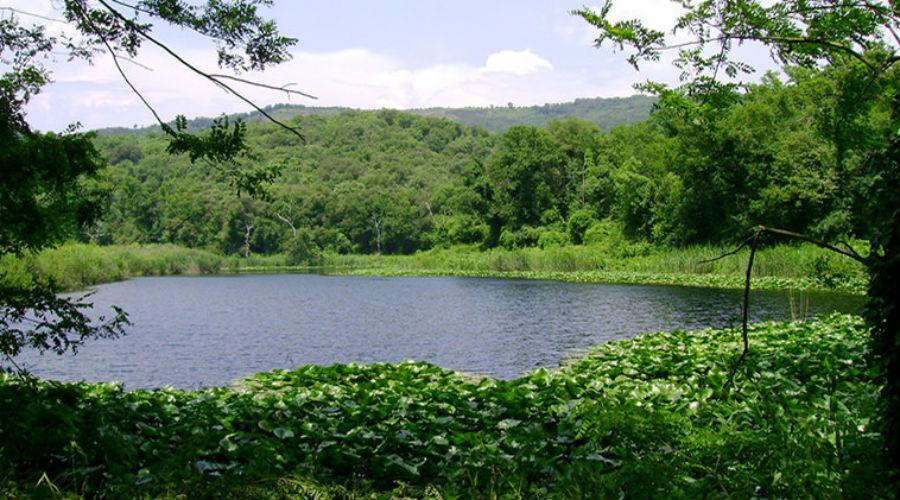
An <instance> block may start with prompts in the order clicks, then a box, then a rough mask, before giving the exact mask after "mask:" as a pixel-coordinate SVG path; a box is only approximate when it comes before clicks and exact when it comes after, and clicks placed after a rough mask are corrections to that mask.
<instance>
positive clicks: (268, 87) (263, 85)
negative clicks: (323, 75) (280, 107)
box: [209, 73, 318, 99]
mask: <svg viewBox="0 0 900 500" xmlns="http://www.w3.org/2000/svg"><path fill="white" fill-rule="evenodd" d="M209 76H211V77H213V78H226V79H228V80H234V81H236V82H241V83H246V84H247V85H253V86H254V87H261V88H264V89H270V90H278V91H281V92H284V93H286V94H288V95H290V94H296V95H301V96H303V97H308V98H310V99H318V97H316V96H314V95H311V94H307V93H305V92H301V91H299V90H293V89H289V88H287V87H289V86H291V85H296V83H286V84H284V85H282V86H280V87H276V86H274V85H268V84H265V83H260V82H255V81H253V80H247V79H245V78H240V77H237V76H232V75H222V74H218V73H210V75H209Z"/></svg>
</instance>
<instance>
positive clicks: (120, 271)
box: [0, 243, 225, 290]
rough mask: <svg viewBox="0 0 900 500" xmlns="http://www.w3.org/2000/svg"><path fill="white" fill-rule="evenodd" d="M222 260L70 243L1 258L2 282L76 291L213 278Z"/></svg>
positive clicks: (165, 249)
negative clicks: (165, 278) (152, 279)
mask: <svg viewBox="0 0 900 500" xmlns="http://www.w3.org/2000/svg"><path fill="white" fill-rule="evenodd" d="M224 261H225V259H224V258H223V257H221V256H218V255H216V254H214V253H211V252H207V251H204V250H195V249H189V248H182V247H178V246H175V245H113V246H97V245H88V244H82V243H68V244H65V245H61V246H59V247H56V248H50V249H45V250H43V251H41V252H40V253H37V254H26V255H23V256H21V257H15V256H11V255H6V256H3V258H2V259H0V280H3V281H4V282H6V283H8V284H12V285H17V286H24V285H28V284H29V283H32V282H34V281H39V282H51V283H53V284H55V285H56V286H58V287H59V288H61V289H63V290H76V289H79V288H84V287H86V286H90V285H95V284H98V283H106V282H110V281H117V280H122V279H126V278H130V277H134V276H161V275H169V274H210V273H216V272H219V271H220V270H221V269H222V268H223V264H224Z"/></svg>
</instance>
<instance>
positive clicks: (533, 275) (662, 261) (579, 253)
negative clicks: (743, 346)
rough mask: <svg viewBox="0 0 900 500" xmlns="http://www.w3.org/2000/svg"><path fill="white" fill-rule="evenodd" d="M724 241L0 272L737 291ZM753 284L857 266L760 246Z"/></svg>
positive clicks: (133, 253) (832, 277)
mask: <svg viewBox="0 0 900 500" xmlns="http://www.w3.org/2000/svg"><path fill="white" fill-rule="evenodd" d="M729 250H730V248H729V247H725V246H694V247H687V248H654V247H649V246H645V245H635V244H629V245H623V246H622V247H615V248H613V247H610V246H607V245H595V246H563V247H553V248H546V249H540V248H523V249H515V250H506V249H501V248H495V249H491V250H487V251H481V250H479V249H478V248H477V247H476V246H471V245H469V246H465V245H464V246H457V247H451V248H443V249H432V250H428V251H424V252H419V253H416V254H413V255H381V256H375V255H338V254H324V255H323V256H322V257H321V259H320V261H319V263H318V264H319V265H318V266H289V265H287V259H286V257H285V256H284V255H251V256H250V257H249V258H243V257H236V256H230V257H223V256H220V255H217V254H214V253H212V252H208V251H204V250H195V249H187V248H182V247H178V246H174V245H113V246H96V245H87V244H80V243H69V244H65V245H62V246H59V247H56V248H52V249H47V250H44V251H42V252H40V253H39V254H36V255H33V254H31V255H25V256H23V257H18V258H17V257H13V256H9V255H7V256H3V257H2V258H0V279H2V280H3V281H4V282H6V283H12V284H18V285H22V284H27V283H30V282H31V281H32V280H43V281H53V282H54V283H55V284H57V285H58V286H59V287H61V288H62V289H64V290H75V289H79V288H84V287H86V286H90V285H95V284H98V283H105V282H110V281H117V280H121V279H126V278H130V277H136V276H160V275H171V274H214V273H219V272H281V271H284V272H320V273H326V274H356V275H385V276H445V275H448V276H471V277H506V278H522V279H554V280H562V281H572V282H584V283H635V284H673V285H690V286H709V287H720V288H740V287H742V286H743V276H744V271H745V268H746V265H747V256H746V255H745V253H738V254H736V255H732V256H728V257H726V258H723V259H720V260H717V261H715V262H706V263H704V262H703V261H705V260H709V259H711V258H713V257H716V256H719V255H722V254H724V253H726V252H727V251H729ZM754 276H755V278H756V281H755V282H754V287H757V288H767V289H798V290H804V289H830V290H841V291H849V292H857V293H858V292H861V291H863V290H864V289H865V284H866V273H865V269H864V268H863V266H861V265H860V264H859V263H857V262H854V261H852V260H850V259H846V258H843V257H841V256H838V255H834V254H832V253H830V252H828V251H827V250H823V249H820V248H817V247H815V246H812V245H781V246H772V247H767V248H764V249H762V250H761V251H760V252H759V253H758V254H757V260H756V264H755V265H754Z"/></svg>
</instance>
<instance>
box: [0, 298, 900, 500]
mask: <svg viewBox="0 0 900 500" xmlns="http://www.w3.org/2000/svg"><path fill="white" fill-rule="evenodd" d="M750 334H751V339H752V340H751V342H752V346H753V347H752V350H751V356H750V357H749V358H748V359H747V362H746V363H745V364H744V365H743V368H741V370H740V371H739V373H738V376H737V379H736V382H735V387H734V388H733V389H726V388H725V381H726V379H727V375H728V372H729V370H730V367H731V360H732V357H733V355H734V354H735V353H736V351H737V348H738V339H739V335H738V332H737V331H734V330H721V331H712V330H704V331H698V332H672V333H661V334H653V335H643V336H640V337H638V338H636V339H634V340H630V341H622V342H612V343H608V344H606V345H604V346H601V347H599V348H596V349H593V350H591V351H590V352H588V353H587V354H586V355H585V356H584V357H582V358H580V359H578V360H576V361H573V362H571V363H569V364H567V365H566V366H564V367H562V368H560V369H556V370H543V369H541V370H538V371H536V372H534V373H532V374H530V375H527V376H524V377H522V378H520V379H516V380H512V381H499V380H492V379H477V378H474V377H471V376H463V375H460V374H456V373H453V372H450V371H446V370H441V369H439V368H437V367H434V366H431V365H428V364H425V363H413V362H405V363H402V364H398V365H392V364H374V365H365V366H363V365H352V364H351V365H334V366H331V367H317V366H306V367H301V368H298V369H297V370H294V371H284V370H276V371H272V372H268V373H262V374H258V375H255V376H252V377H250V378H248V379H246V380H245V381H243V382H242V383H241V384H240V386H239V387H238V388H237V389H229V388H216V389H205V390H198V391H178V390H173V389H159V390H155V391H130V392H126V391H123V390H122V388H121V386H117V385H115V384H61V383H57V382H50V381H36V380H26V379H21V378H18V377H10V376H3V378H2V379H0V402H2V404H3V406H4V408H6V409H7V410H5V411H4V412H2V413H0V443H3V447H4V453H3V454H0V470H4V471H7V472H6V475H5V476H4V478H0V479H2V480H4V481H6V482H7V483H8V484H11V485H12V488H10V489H12V491H16V490H19V491H23V492H24V491H31V490H32V488H34V486H33V485H35V484H38V483H39V482H41V481H40V479H41V476H42V475H44V474H46V476H47V480H49V481H50V482H51V483H52V484H53V485H55V486H56V487H57V488H60V490H61V491H63V492H68V493H74V494H78V495H85V496H96V495H113V496H158V495H161V494H165V495H172V496H174V495H176V494H179V493H188V492H191V493H190V494H197V492H204V491H208V492H213V491H219V492H228V491H240V490H236V488H239V487H240V486H241V485H244V486H245V487H246V485H248V484H256V485H260V486H261V487H262V488H263V489H264V490H265V489H269V488H271V490H270V491H278V490H277V488H281V487H283V484H282V482H285V483H287V484H290V481H291V479H290V478H296V479H294V481H296V482H297V483H298V484H297V488H300V487H301V486H302V485H305V487H306V488H310V489H311V490H313V491H330V492H332V494H337V495H342V493H340V492H341V491H343V494H344V495H348V496H353V495H354V492H357V493H356V494H360V495H367V494H372V493H374V494H389V493H391V492H394V493H397V492H400V491H406V495H411V496H416V497H418V496H424V495H426V494H429V493H427V492H431V493H430V494H431V495H433V494H434V493H435V490H437V491H439V492H440V493H441V494H442V495H445V496H449V497H456V496H464V497H473V496H475V497H483V496H493V495H497V496H541V497H567V498H571V497H573V496H584V495H594V496H596V495H601V496H608V495H620V494H624V495H627V496H631V495H636V496H641V495H648V496H659V495H667V496H672V495H675V496H683V497H694V498H696V497H707V496H710V495H719V494H726V495H730V496H737V497H747V496H753V495H759V494H766V495H771V496H779V497H793V496H802V495H805V494H809V493H812V494H815V495H816V496H821V497H834V496H849V497H872V496H876V497H877V496H882V495H886V494H887V491H888V490H887V489H886V485H885V481H884V477H885V476H884V471H883V469H882V468H881V467H880V465H879V463H878V462H877V461H872V460H870V457H871V454H872V453H876V452H877V450H878V448H879V446H881V444H882V441H881V438H880V436H879V434H878V433H877V432H874V431H873V430H872V429H871V421H872V420H871V419H872V418H873V416H874V415H875V411H876V400H877V393H878V386H877V385H876V384H875V383H874V382H873V376H874V373H873V371H872V370H871V369H870V368H867V367H866V366H865V364H864V363H861V359H862V358H863V357H864V356H865V346H866V343H865V331H864V330H863V329H862V328H861V327H860V322H859V320H858V319H856V318H852V317H845V316H832V317H830V318H827V319H825V320H817V321H813V322H809V323H794V324H763V325H756V326H754V327H753V328H752V329H751V332H750ZM35 428H41V429H44V431H43V432H40V433H35V432H30V431H29V430H30V429H35ZM304 478H307V479H304ZM45 482H46V481H45ZM404 489H405V490H404ZM260 494H261V493H260Z"/></svg>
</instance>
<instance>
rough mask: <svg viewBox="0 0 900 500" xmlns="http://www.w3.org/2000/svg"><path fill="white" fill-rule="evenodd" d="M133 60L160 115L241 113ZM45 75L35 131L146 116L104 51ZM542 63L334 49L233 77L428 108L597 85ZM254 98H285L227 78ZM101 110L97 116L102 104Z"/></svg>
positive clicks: (512, 56)
mask: <svg viewBox="0 0 900 500" xmlns="http://www.w3.org/2000/svg"><path fill="white" fill-rule="evenodd" d="M182 55H184V56H185V57H186V58H187V59H188V60H190V61H192V62H194V63H196V64H197V65H198V66H199V67H201V68H203V69H206V70H209V71H213V72H215V71H218V70H216V68H215V54H214V53H213V52H212V51H211V50H207V51H197V50H186V51H183V52H182ZM138 61H139V62H140V63H141V64H142V65H143V66H147V67H149V68H151V69H152V71H151V70H147V69H144V68H142V67H139V66H135V65H133V64H128V63H127V62H123V63H122V64H123V68H124V70H125V71H126V73H127V74H128V76H129V78H130V79H131V81H132V82H133V83H134V84H135V86H136V87H137V88H138V89H140V90H141V92H142V93H143V94H144V96H145V97H146V98H147V99H148V100H149V101H150V102H151V103H152V104H153V105H154V107H155V108H156V109H157V111H158V112H159V114H160V115H161V116H162V117H163V119H171V118H172V117H174V116H175V115H176V114H185V115H187V116H189V117H193V116H214V115H217V114H219V113H222V112H226V113H233V112H242V111H249V107H248V106H247V105H246V104H245V103H243V102H241V101H240V100H238V99H237V98H234V97H233V96H228V95H227V94H226V93H224V92H223V91H222V89H220V88H218V87H216V86H215V85H213V84H211V83H210V82H208V81H205V80H204V79H202V78H201V77H199V76H198V75H196V74H194V73H192V72H190V71H189V70H187V69H185V68H183V67H180V66H179V65H177V64H173V61H171V59H170V58H169V56H167V55H166V54H164V53H162V52H160V51H158V50H155V49H154V48H153V47H149V46H148V47H145V49H144V51H143V52H142V53H141V55H140V57H139V59H138ZM53 69H54V75H53V78H54V80H55V81H56V82H57V83H56V84H55V85H50V86H48V87H47V88H46V89H45V91H44V93H42V94H40V95H38V96H37V97H36V98H35V99H34V101H33V102H32V104H31V106H30V107H29V109H30V111H31V113H30V115H31V116H30V119H31V121H32V124H33V125H35V126H36V127H37V128H40V129H60V128H63V127H65V125H66V124H68V123H70V122H73V121H76V120H80V121H81V122H82V123H83V124H84V125H85V127H87V128H96V127H103V126H111V125H117V126H130V125H131V124H134V123H138V124H147V123H150V122H151V121H152V115H150V113H149V111H147V110H146V109H145V108H144V107H143V105H142V104H141V103H140V101H139V100H138V99H137V97H135V96H134V95H133V94H132V93H131V91H130V90H129V89H128V87H127V86H126V85H125V83H124V82H123V81H122V79H121V77H120V76H119V74H118V72H117V71H116V69H115V66H114V65H113V63H112V61H111V60H110V59H109V57H108V56H104V57H101V58H99V59H98V60H97V62H96V64H95V65H93V66H86V65H80V64H77V63H59V64H57V65H55V67H54V68H53ZM552 69H553V65H552V64H550V62H549V61H547V60H546V59H544V58H542V57H541V56H539V55H537V54H535V53H534V52H532V51H531V50H501V51H498V52H494V53H492V54H489V55H488V56H487V57H486V58H485V63H484V64H483V65H481V66H477V65H470V64H463V63H454V64H435V65H430V66H424V67H409V66H406V65H404V64H401V63H400V62H399V61H397V60H395V59H393V58H391V57H388V56H385V55H383V54H379V53H376V52H373V51H370V50H367V49H361V48H352V49H346V50H340V51H334V52H324V53H313V52H302V51H297V52H295V53H294V58H293V59H292V60H291V61H289V62H287V63H285V64H282V65H280V66H277V67H274V68H271V69H270V70H268V71H266V72H265V73H260V74H249V75H242V76H243V77H246V78H250V79H254V80H257V81H262V82H266V83H268V84H272V85H283V84H286V83H295V84H296V86H294V87H293V88H296V89H298V90H302V91H304V92H307V93H310V94H313V95H315V96H318V97H319V100H318V101H310V100H307V99H303V98H299V97H297V96H293V97H291V98H290V101H291V102H294V103H298V104H306V105H312V106H346V107H354V108H368V109H372V108H382V107H391V108H400V109H409V108H424V107H433V106H451V107H456V106H487V105H491V104H498V105H505V104H506V103H507V102H510V101H512V102H515V103H516V104H519V105H526V104H542V103H544V102H559V101H564V100H570V99H574V98H576V97H583V96H587V95H597V93H596V92H597V91H598V90H599V89H597V88H595V87H594V86H591V85H589V84H587V83H586V82H582V81H580V80H578V79H577V78H576V77H574V76H573V75H565V74H557V73H558V72H555V71H552ZM231 85H232V86H233V87H234V88H236V89H238V90H240V91H241V92H242V93H244V94H245V95H246V96H247V97H248V98H250V99H252V100H253V101H254V102H256V103H258V104H260V105H267V104H274V103H278V102H285V101H287V100H288V98H287V96H286V94H284V93H281V92H273V91H269V90H265V89H260V88H255V87H251V86H246V85H242V84H240V83H231ZM104 109H105V110H108V113H106V114H105V115H104V114H103V113H102V111H103V110H104Z"/></svg>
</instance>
